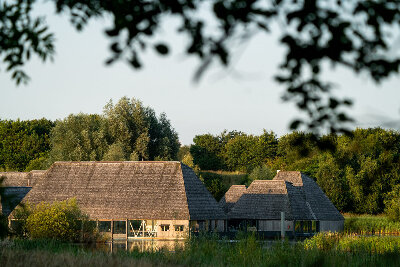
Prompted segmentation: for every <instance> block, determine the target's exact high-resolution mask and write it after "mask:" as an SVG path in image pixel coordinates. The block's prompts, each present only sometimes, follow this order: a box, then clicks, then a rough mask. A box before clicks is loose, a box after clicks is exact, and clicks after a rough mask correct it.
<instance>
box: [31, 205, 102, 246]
mask: <svg viewBox="0 0 400 267" xmlns="http://www.w3.org/2000/svg"><path fill="white" fill-rule="evenodd" d="M29 210H30V211H29ZM28 212H29V213H30V214H29V215H28V216H27V218H26V225H25V227H26V231H27V233H28V236H29V237H31V238H34V239H57V240H62V241H74V242H76V241H92V240H93V239H94V238H95V237H96V235H95V225H94V224H93V223H90V222H89V221H88V216H87V215H85V214H83V213H82V211H81V210H80V209H79V207H78V205H77V202H76V199H74V198H73V199H70V200H66V201H60V202H54V203H52V204H49V203H45V202H42V203H40V204H38V205H37V206H35V207H33V208H29V209H28Z"/></svg>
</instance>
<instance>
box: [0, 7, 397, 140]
mask: <svg viewBox="0 0 400 267" xmlns="http://www.w3.org/2000/svg"><path fill="white" fill-rule="evenodd" d="M37 12H40V13H44V14H48V17H47V22H48V23H49V24H50V29H51V30H52V31H53V32H55V35H56V39H57V41H56V56H55V59H54V62H53V63H50V62H48V63H45V64H42V63H41V62H40V61H38V60H34V61H32V62H31V63H30V64H28V65H27V66H26V67H25V70H26V71H27V72H28V74H29V75H30V76H31V81H30V82H29V84H28V85H26V86H24V85H22V86H19V87H17V86H16V85H15V83H14V82H13V81H11V80H10V75H9V73H5V72H4V71H3V68H1V72H0V90H1V105H0V119H13V120H15V119H18V118H20V119H22V120H25V119H35V118H42V117H45V118H48V119H51V120H56V119H62V118H64V117H66V116H67V115H68V114H70V113H79V112H84V113H101V112H102V109H103V106H104V105H105V104H106V102H107V101H108V100H109V99H113V100H114V102H115V101H117V100H118V99H119V98H121V97H123V96H128V97H135V98H137V99H139V100H141V101H142V102H143V103H144V104H145V105H146V106H150V107H152V108H153V109H154V110H155V111H156V112H157V113H158V114H159V113H161V112H165V113H166V114H167V117H168V118H169V119H170V120H171V123H172V125H173V127H174V128H175V129H176V131H177V132H178V134H179V137H180V141H181V143H183V144H190V143H191V142H192V139H193V137H194V136H195V135H196V134H203V133H208V132H209V133H212V134H218V133H220V132H221V131H223V130H224V129H228V130H240V131H244V132H246V133H252V134H260V133H261V132H262V129H267V130H273V131H274V132H276V133H277V134H278V135H282V134H285V133H287V132H288V125H289V123H290V120H291V119H293V118H294V117H295V116H296V115H297V113H298V111H297V110H296V109H295V108H294V106H293V105H292V104H290V103H283V102H282V101H281V95H282V93H283V90H284V88H283V87H281V86H279V85H278V84H277V83H275V82H274V81H273V76H274V74H276V73H277V71H278V69H277V66H278V65H279V63H280V62H281V61H282V58H283V55H284V52H285V50H284V49H283V48H282V47H280V46H279V44H278V41H277V38H276V35H273V36H272V37H271V36H267V35H264V34H261V33H260V34H258V35H257V36H255V37H254V38H253V39H252V40H251V41H250V42H249V43H248V44H247V45H246V46H243V47H242V48H239V49H238V50H237V52H236V53H235V55H234V57H233V62H235V64H234V65H233V67H232V68H229V69H228V70H226V69H223V68H221V67H219V66H218V65H215V67H213V68H212V69H210V70H209V71H208V72H207V74H206V75H205V76H204V77H203V79H202V80H201V82H200V83H199V84H194V83H193V80H192V78H193V73H194V71H195V70H196V67H197V66H198V63H199V62H198V61H197V59H195V58H189V57H187V56H186V55H185V54H184V53H183V52H182V51H183V48H184V46H185V44H186V39H185V38H184V37H181V36H177V35H175V34H173V31H171V30H170V29H171V28H172V26H173V25H174V23H173V21H168V22H166V23H165V26H164V30H163V32H162V33H161V35H160V40H162V39H163V38H164V39H166V40H167V41H168V42H169V43H171V44H172V54H171V55H169V56H167V57H161V56H158V55H155V54H154V53H153V51H151V50H147V52H146V55H145V56H144V57H143V63H144V68H143V69H142V70H140V71H135V70H133V69H131V68H130V67H129V66H127V65H126V64H125V63H122V62H121V63H117V64H114V65H112V66H111V67H107V66H105V64H104V62H105V60H106V59H107V57H108V56H109V55H110V52H109V51H108V45H109V41H108V39H106V38H105V36H104V34H103V30H104V28H105V27H106V25H107V22H106V19H99V20H96V21H92V22H91V23H90V24H89V26H88V27H86V28H85V29H84V31H83V32H81V33H78V32H77V31H76V30H75V29H74V28H73V27H72V26H71V24H70V23H69V20H68V18H67V17H66V16H62V17H60V16H53V15H51V14H53V13H54V12H53V7H52V5H50V6H47V5H46V6H40V8H39V9H38V11H37ZM325 77H326V78H327V79H329V80H330V81H333V82H335V83H336V84H337V85H338V88H337V89H336V91H335V94H336V95H339V96H343V95H346V96H349V97H351V98H353V100H354V101H355V104H354V106H353V108H352V110H351V112H352V113H351V114H352V115H353V117H355V118H356V119H357V123H356V124H355V125H354V126H361V127H367V126H379V125H380V126H387V123H388V122H391V121H396V122H399V121H400V120H399V118H400V101H399V100H400V88H399V87H400V78H399V77H392V78H390V79H389V80H387V81H385V82H384V83H382V84H381V85H380V86H379V87H378V86H376V85H375V84H374V83H373V82H372V81H371V80H369V79H368V77H367V76H366V75H364V76H363V75H361V76H355V75H354V74H353V73H352V72H350V71H347V70H342V69H339V70H332V69H330V68H327V70H326V71H325ZM397 125H399V124H398V123H397Z"/></svg>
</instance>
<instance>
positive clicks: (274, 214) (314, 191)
mask: <svg viewBox="0 0 400 267" xmlns="http://www.w3.org/2000/svg"><path fill="white" fill-rule="evenodd" d="M228 192H229V191H228ZM220 204H222V205H223V204H224V203H223V202H221V201H220ZM230 205H232V203H231V204H230ZM224 210H226V208H225V209H224ZM281 211H284V212H285V213H286V215H285V216H286V219H288V220H324V221H338V220H344V218H343V216H342V215H341V214H340V212H339V211H338V210H337V209H336V208H335V206H334V205H333V204H332V202H331V201H330V200H329V199H328V197H327V196H326V195H325V194H324V192H323V191H322V190H321V188H320V187H319V186H318V185H317V183H316V182H314V180H312V179H311V178H310V177H308V176H307V175H305V174H303V173H301V172H285V171H281V172H279V173H278V174H277V175H276V176H275V178H274V179H273V180H256V181H253V183H252V184H251V185H250V186H249V188H248V189H247V190H246V191H245V192H244V193H243V194H242V196H241V197H240V198H239V199H238V200H237V202H236V203H235V204H234V206H233V208H231V210H230V211H228V212H227V217H228V219H265V220H279V219H280V212H281Z"/></svg>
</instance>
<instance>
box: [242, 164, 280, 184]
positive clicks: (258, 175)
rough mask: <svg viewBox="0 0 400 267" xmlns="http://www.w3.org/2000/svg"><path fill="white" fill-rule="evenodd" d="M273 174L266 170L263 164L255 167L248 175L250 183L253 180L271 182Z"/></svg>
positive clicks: (268, 169)
mask: <svg viewBox="0 0 400 267" xmlns="http://www.w3.org/2000/svg"><path fill="white" fill-rule="evenodd" d="M275 174H276V173H275V172H273V171H272V170H271V169H270V168H268V167H267V166H266V165H265V164H263V165H261V166H257V167H255V168H254V169H253V170H252V171H251V173H250V174H249V180H250V183H251V182H252V181H254V180H272V178H274V177H275Z"/></svg>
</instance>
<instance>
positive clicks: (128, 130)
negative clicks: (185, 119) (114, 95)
mask: <svg viewBox="0 0 400 267" xmlns="http://www.w3.org/2000/svg"><path fill="white" fill-rule="evenodd" d="M104 117H105V119H106V128H107V130H108V132H109V135H110V140H109V143H116V142H118V143H120V144H121V145H122V146H123V148H124V152H125V156H124V157H125V159H129V158H130V155H131V154H132V153H134V152H136V154H137V156H138V157H139V159H140V160H142V159H143V160H154V159H156V158H158V159H162V160H176V159H177V154H178V150H179V147H180V144H179V139H178V134H177V133H176V131H175V130H174V128H173V127H172V126H171V123H170V121H169V120H168V118H167V116H166V115H165V114H164V113H162V114H161V115H160V116H159V117H158V118H157V116H156V115H155V112H154V110H153V109H151V108H150V107H145V106H143V104H142V102H140V101H139V100H136V99H135V98H132V99H128V98H127V97H123V98H121V99H120V100H119V101H118V102H117V103H116V104H115V105H114V104H113V102H112V101H111V100H110V102H109V103H107V105H106V106H105V107H104Z"/></svg>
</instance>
